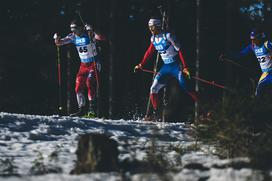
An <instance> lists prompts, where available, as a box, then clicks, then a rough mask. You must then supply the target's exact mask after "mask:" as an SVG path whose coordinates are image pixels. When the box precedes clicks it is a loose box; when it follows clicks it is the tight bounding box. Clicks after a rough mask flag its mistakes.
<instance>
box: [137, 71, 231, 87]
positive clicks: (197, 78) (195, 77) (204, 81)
mask: <svg viewBox="0 0 272 181" xmlns="http://www.w3.org/2000/svg"><path fill="white" fill-rule="evenodd" d="M141 70H142V71H143V72H147V73H152V74H157V73H158V72H154V71H152V70H148V69H144V68H141ZM192 78H193V79H195V80H199V81H201V82H203V83H206V84H209V85H213V86H215V87H219V88H221V89H226V90H231V89H230V88H228V87H226V86H224V85H221V84H218V83H216V82H215V81H209V80H206V79H203V78H200V77H197V76H192Z"/></svg>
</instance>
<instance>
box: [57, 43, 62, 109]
mask: <svg viewBox="0 0 272 181" xmlns="http://www.w3.org/2000/svg"><path fill="white" fill-rule="evenodd" d="M57 66H58V85H59V107H58V110H59V111H62V94H61V91H62V90H61V87H62V86H61V62H60V48H59V47H58V46H57Z"/></svg>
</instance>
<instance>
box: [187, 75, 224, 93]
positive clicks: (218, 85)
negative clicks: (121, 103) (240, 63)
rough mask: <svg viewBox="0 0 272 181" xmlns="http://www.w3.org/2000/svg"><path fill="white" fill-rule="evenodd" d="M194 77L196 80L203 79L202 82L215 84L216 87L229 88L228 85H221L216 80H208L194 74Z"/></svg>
mask: <svg viewBox="0 0 272 181" xmlns="http://www.w3.org/2000/svg"><path fill="white" fill-rule="evenodd" d="M192 78H193V79H195V80H199V81H201V82H204V83H206V84H209V85H213V86H215V87H219V88H221V89H226V90H229V88H227V87H226V86H224V85H221V84H217V83H216V82H215V81H208V80H205V79H202V78H200V77H196V76H192Z"/></svg>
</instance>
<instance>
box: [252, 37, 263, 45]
mask: <svg viewBox="0 0 272 181" xmlns="http://www.w3.org/2000/svg"><path fill="white" fill-rule="evenodd" d="M251 43H252V44H253V45H257V46H259V45H261V43H262V42H261V39H259V38H252V39H251Z"/></svg>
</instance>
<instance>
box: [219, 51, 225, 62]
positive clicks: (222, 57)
mask: <svg viewBox="0 0 272 181" xmlns="http://www.w3.org/2000/svg"><path fill="white" fill-rule="evenodd" d="M225 58H226V55H224V54H223V53H221V54H220V55H219V57H218V60H219V61H220V62H223V61H224V60H225Z"/></svg>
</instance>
